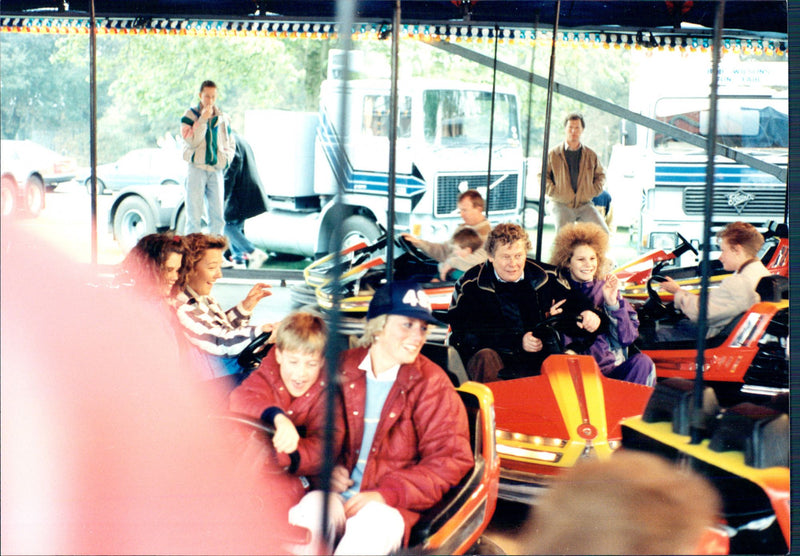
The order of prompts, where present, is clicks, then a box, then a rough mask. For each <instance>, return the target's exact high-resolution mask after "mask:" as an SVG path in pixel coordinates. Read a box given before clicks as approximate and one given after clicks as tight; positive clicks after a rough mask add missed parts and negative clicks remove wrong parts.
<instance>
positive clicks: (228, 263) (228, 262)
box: [219, 257, 233, 268]
mask: <svg viewBox="0 0 800 556" xmlns="http://www.w3.org/2000/svg"><path fill="white" fill-rule="evenodd" d="M219 266H220V268H233V261H232V260H230V259H227V258H225V257H222V264H221V265H219Z"/></svg>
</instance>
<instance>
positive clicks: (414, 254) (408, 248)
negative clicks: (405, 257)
mask: <svg viewBox="0 0 800 556" xmlns="http://www.w3.org/2000/svg"><path fill="white" fill-rule="evenodd" d="M396 243H397V244H398V245H399V246H400V247H402V248H403V249H404V250H405V252H406V253H408V254H409V255H410V256H411V258H413V259H415V260H417V261H419V262H421V263H426V264H429V263H433V264H436V261H435V260H433V259H432V258H431V257H430V256H429V255H427V254H426V253H425V251H423V250H422V249H420V248H419V247H417V246H416V245H414V244H413V243H411V242H410V241H408V240H407V239H406V238H404V237H403V236H401V235H399V236H397V238H396Z"/></svg>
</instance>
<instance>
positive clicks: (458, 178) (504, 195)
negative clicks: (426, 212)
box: [434, 174, 519, 216]
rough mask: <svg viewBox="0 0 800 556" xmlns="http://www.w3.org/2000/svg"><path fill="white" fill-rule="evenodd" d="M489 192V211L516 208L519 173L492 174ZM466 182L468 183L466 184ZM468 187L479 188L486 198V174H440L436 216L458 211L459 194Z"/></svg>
mask: <svg viewBox="0 0 800 556" xmlns="http://www.w3.org/2000/svg"><path fill="white" fill-rule="evenodd" d="M491 183H492V189H491V192H490V193H489V195H488V197H489V213H493V212H500V211H507V210H515V209H516V208H517V199H518V198H519V176H518V175H517V174H492V179H491ZM464 184H466V185H464ZM467 189H478V190H480V192H481V195H483V198H484V199H485V198H486V197H487V195H486V174H475V175H464V174H460V175H454V176H451V175H440V176H439V177H438V178H437V180H436V200H435V203H436V209H435V211H434V215H435V216H445V215H449V214H453V213H454V212H456V211H457V208H456V204H457V203H458V196H459V195H460V194H461V193H462V192H464V191H466V190H467Z"/></svg>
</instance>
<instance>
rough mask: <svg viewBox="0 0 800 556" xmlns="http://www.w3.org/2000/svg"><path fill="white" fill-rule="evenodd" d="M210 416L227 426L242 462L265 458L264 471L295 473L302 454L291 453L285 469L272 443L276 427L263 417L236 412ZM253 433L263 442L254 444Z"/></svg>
mask: <svg viewBox="0 0 800 556" xmlns="http://www.w3.org/2000/svg"><path fill="white" fill-rule="evenodd" d="M209 418H211V419H215V420H217V421H220V422H221V424H222V425H223V426H224V427H227V432H228V435H229V436H231V437H232V438H233V439H234V441H235V445H236V446H238V450H239V452H240V456H242V464H247V462H248V460H250V461H252V460H255V459H258V460H263V463H264V464H265V465H264V466H263V469H264V471H266V472H267V473H273V474H281V475H282V474H283V473H286V472H287V471H288V472H289V473H294V471H295V470H296V469H297V466H298V465H299V464H300V454H299V453H298V452H297V450H295V451H294V452H292V453H291V454H289V459H290V460H291V463H290V465H289V469H284V468H283V467H280V466H279V465H278V463H277V452H276V451H275V447H274V446H273V445H272V437H273V436H275V427H274V426H272V425H270V424H268V423H265V422H264V421H262V420H261V419H256V418H253V417H250V416H249V415H245V414H243V413H235V412H228V413H221V414H216V415H215V414H212V415H209ZM253 434H255V435H256V436H258V437H260V438H261V439H262V440H263V442H258V443H257V444H252V443H251V440H252V438H251V437H252V435H253Z"/></svg>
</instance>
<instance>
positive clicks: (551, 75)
mask: <svg viewBox="0 0 800 556" xmlns="http://www.w3.org/2000/svg"><path fill="white" fill-rule="evenodd" d="M560 13H561V0H558V2H556V14H555V18H554V20H553V46H552V47H551V48H550V71H549V72H548V78H547V106H546V108H545V111H544V138H543V139H544V140H543V141H542V179H541V182H540V183H539V221H538V223H537V225H536V230H537V231H536V260H537V261H538V260H541V258H542V235H543V234H542V230H543V228H544V190H545V183H546V182H547V151H549V150H550V113H551V111H552V108H553V87H554V86H555V72H556V41H558V16H559V14H560Z"/></svg>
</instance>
